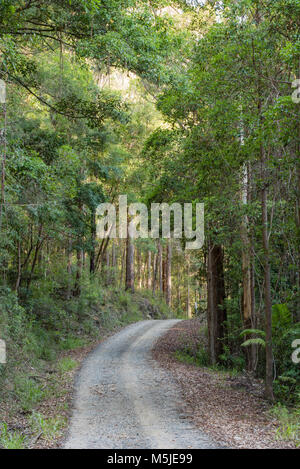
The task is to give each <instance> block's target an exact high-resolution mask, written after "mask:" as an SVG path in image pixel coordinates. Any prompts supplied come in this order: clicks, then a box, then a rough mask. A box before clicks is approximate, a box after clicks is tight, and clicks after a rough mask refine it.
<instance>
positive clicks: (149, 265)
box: [147, 251, 152, 290]
mask: <svg viewBox="0 0 300 469" xmlns="http://www.w3.org/2000/svg"><path fill="white" fill-rule="evenodd" d="M151 257H152V256H151V251H148V259H147V264H148V269H147V273H148V277H147V288H148V290H151V278H152V277H151V260H152V259H151Z"/></svg>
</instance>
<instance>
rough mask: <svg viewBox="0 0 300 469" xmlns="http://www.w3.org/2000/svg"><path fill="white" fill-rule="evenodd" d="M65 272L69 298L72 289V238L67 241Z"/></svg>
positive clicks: (68, 297)
mask: <svg viewBox="0 0 300 469" xmlns="http://www.w3.org/2000/svg"><path fill="white" fill-rule="evenodd" d="M67 272H68V287H67V300H69V299H70V298H71V290H72V286H71V285H72V283H71V282H72V240H71V238H69V241H68V264H67Z"/></svg>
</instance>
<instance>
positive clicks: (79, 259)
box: [73, 249, 83, 297]
mask: <svg viewBox="0 0 300 469" xmlns="http://www.w3.org/2000/svg"><path fill="white" fill-rule="evenodd" d="M76 257H77V266H76V277H75V285H74V290H73V296H76V297H77V296H80V293H81V286H80V280H81V274H82V264H83V262H82V261H83V258H82V249H77V251H76Z"/></svg>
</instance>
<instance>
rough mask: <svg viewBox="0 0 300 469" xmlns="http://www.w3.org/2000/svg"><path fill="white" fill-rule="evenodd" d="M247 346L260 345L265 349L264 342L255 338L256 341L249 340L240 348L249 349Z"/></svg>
mask: <svg viewBox="0 0 300 469" xmlns="http://www.w3.org/2000/svg"><path fill="white" fill-rule="evenodd" d="M249 345H261V346H262V347H265V346H266V342H265V341H264V340H263V339H260V338H259V337H257V338H256V339H249V340H246V341H245V342H243V343H242V347H249Z"/></svg>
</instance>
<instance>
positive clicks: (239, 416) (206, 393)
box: [153, 319, 295, 449]
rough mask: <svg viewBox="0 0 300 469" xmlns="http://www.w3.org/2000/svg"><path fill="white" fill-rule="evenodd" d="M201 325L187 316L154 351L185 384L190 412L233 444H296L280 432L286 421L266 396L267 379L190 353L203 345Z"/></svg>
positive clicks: (188, 415)
mask: <svg viewBox="0 0 300 469" xmlns="http://www.w3.org/2000/svg"><path fill="white" fill-rule="evenodd" d="M200 328H201V322H200V321H199V320H198V319H193V320H189V321H182V322H181V323H179V324H178V325H176V326H175V327H173V328H172V329H170V331H168V332H167V333H166V334H165V335H164V336H163V337H162V338H161V339H159V341H158V342H157V343H156V345H155V348H154V350H153V357H154V358H155V359H156V360H157V361H158V362H159V363H160V364H161V366H162V367H164V368H166V369H168V370H169V371H170V372H171V373H172V375H173V376H174V378H175V379H176V381H177V382H178V384H179V385H180V387H181V390H182V395H183V398H184V402H185V406H186V409H185V412H186V418H188V419H191V420H192V421H193V423H194V424H195V425H196V426H197V427H199V428H200V429H201V430H203V431H204V432H205V433H207V434H208V435H209V436H211V437H212V438H213V439H214V440H216V441H218V442H220V443H222V444H223V445H226V446H227V447H230V448H237V449H246V448H249V449H254V448H257V449H268V448H270V449H271V448H272V449H273V448H274V449H276V448H278V449H280V448H289V449H292V448H295V444H294V442H292V441H284V440H283V439H282V437H281V436H280V427H281V423H280V422H279V421H278V419H277V418H276V417H274V416H272V408H271V406H270V405H269V404H268V403H267V402H266V401H265V400H264V399H263V397H262V392H263V383H262V381H260V380H254V379H253V378H252V379H250V377H249V376H247V375H237V376H234V375H232V374H230V373H228V372H225V371H219V370H213V369H210V368H208V367H207V368H206V367H200V366H199V364H197V363H195V362H194V363H193V362H192V360H189V359H188V355H187V354H186V350H187V346H188V348H189V350H191V349H199V347H200V345H201V341H204V340H205V337H204V335H203V336H202V338H201V334H199V330H200ZM202 329H203V326H202ZM187 344H188V345H187ZM189 361H190V362H189Z"/></svg>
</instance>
